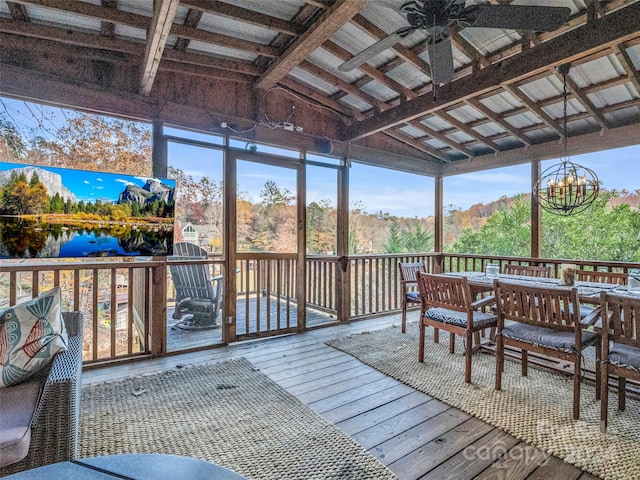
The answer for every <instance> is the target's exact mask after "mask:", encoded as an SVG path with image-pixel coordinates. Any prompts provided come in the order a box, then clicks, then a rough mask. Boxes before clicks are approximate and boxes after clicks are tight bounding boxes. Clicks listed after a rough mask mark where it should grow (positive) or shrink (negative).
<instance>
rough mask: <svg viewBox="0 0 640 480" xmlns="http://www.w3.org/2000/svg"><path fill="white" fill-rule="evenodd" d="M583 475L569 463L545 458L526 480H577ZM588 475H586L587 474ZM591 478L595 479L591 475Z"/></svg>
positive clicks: (556, 458)
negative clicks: (551, 479)
mask: <svg viewBox="0 0 640 480" xmlns="http://www.w3.org/2000/svg"><path fill="white" fill-rule="evenodd" d="M582 474H583V472H582V470H580V469H579V468H578V467H575V466H573V465H571V464H570V463H567V462H564V461H562V460H560V459H559V458H558V457H553V456H550V457H547V460H546V462H544V463H543V464H542V465H540V466H539V467H538V468H536V469H535V470H534V471H533V473H532V474H531V475H529V476H528V477H527V480H547V479H549V478H561V479H562V480H578V479H579V478H581V475H582ZM587 475H588V474H587ZM591 478H597V477H594V476H593V475H591Z"/></svg>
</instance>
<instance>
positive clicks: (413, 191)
mask: <svg viewBox="0 0 640 480" xmlns="http://www.w3.org/2000/svg"><path fill="white" fill-rule="evenodd" d="M0 102H1V103H0V117H1V114H2V113H3V112H4V113H5V114H8V116H9V120H10V121H12V122H13V123H16V124H18V125H20V129H21V131H22V132H23V133H24V134H29V133H30V131H31V129H33V128H34V127H35V126H36V125H37V123H36V122H35V120H34V114H35V115H42V114H43V113H44V115H45V118H46V119H47V120H46V122H43V125H41V126H42V127H43V128H45V132H44V135H49V136H53V135H55V130H56V129H57V125H60V124H61V122H62V121H63V120H64V114H63V113H61V111H60V110H59V109H54V108H49V107H42V106H38V105H34V104H28V105H29V108H26V107H25V102H22V101H17V100H11V99H7V98H0ZM172 145H173V146H172V147H170V149H169V152H170V158H169V164H170V165H172V166H174V167H176V168H180V169H181V170H183V171H184V172H185V173H186V174H188V175H191V176H192V177H193V178H194V179H195V180H198V179H199V178H200V177H202V176H203V175H208V176H210V177H211V178H213V179H215V180H216V181H220V179H221V178H222V156H221V153H220V152H219V151H215V150H209V149H204V148H193V147H186V146H183V145H179V144H172ZM569 153H571V152H569ZM571 160H572V161H573V162H575V163H579V164H581V165H583V166H585V167H589V168H591V169H593V170H594V171H595V172H596V173H597V175H598V177H599V178H600V180H601V181H602V184H603V187H604V188H606V189H609V190H611V189H616V190H618V191H620V190H622V189H626V190H629V191H635V190H636V189H639V188H640V182H639V181H638V173H639V172H640V168H639V162H640V145H635V146H631V147H626V148H620V149H616V150H608V151H603V152H597V153H590V154H586V155H576V156H571ZM557 162H559V159H555V160H547V161H545V162H543V164H542V169H543V170H544V169H545V168H547V167H549V166H551V165H552V164H554V163H557ZM245 163H246V164H245V165H243V167H242V170H241V171H240V172H239V177H238V186H239V190H240V191H241V192H244V193H246V194H247V195H248V196H249V197H251V198H252V199H253V200H257V199H258V198H259V192H260V190H261V189H262V187H263V186H264V183H265V181H267V180H273V181H275V182H276V184H277V185H278V186H279V187H280V188H287V189H289V190H290V191H295V176H294V175H293V174H292V171H291V170H287V169H284V168H276V167H271V166H262V165H258V164H255V163H250V162H245ZM106 176H107V174H103V177H105V178H106ZM116 177H117V176H116ZM121 177H122V176H121ZM105 178H103V181H102V182H98V181H97V180H95V181H93V183H91V184H85V185H84V188H86V192H87V195H88V197H87V198H96V195H97V194H99V193H102V194H104V195H105V196H108V195H111V194H112V192H113V191H114V188H115V187H117V186H118V185H117V183H113V181H111V182H110V183H109V186H107V184H106V182H105ZM121 179H122V178H121ZM85 180H86V179H82V178H81V177H79V178H78V179H77V180H76V181H80V182H84V181H85ZM114 181H115V180H114ZM529 182H530V166H529V164H523V165H518V166H514V167H506V168H500V169H495V170H489V171H484V172H477V173H470V174H465V175H457V176H455V177H446V178H445V179H444V205H445V206H447V205H454V206H455V207H458V208H461V209H466V208H469V207H470V206H471V205H473V204H475V203H480V202H483V203H489V202H491V201H493V200H496V199H498V198H500V197H501V196H503V195H506V196H512V195H515V194H517V193H524V192H528V191H529V190H530V184H529ZM307 184H308V191H307V201H308V202H312V201H319V200H321V199H329V200H330V201H331V202H332V203H334V204H335V199H336V187H335V170H333V169H328V168H326V169H325V168H313V169H310V170H309V173H308V175H307ZM100 187H102V188H100ZM122 188H124V187H122ZM433 191H434V181H433V179H432V178H429V177H423V176H419V175H411V174H406V173H402V172H398V171H394V170H387V169H381V168H375V167H368V166H365V165H362V164H358V163H355V162H354V163H353V164H352V167H351V172H350V202H351V205H352V206H356V205H362V206H363V208H364V210H366V211H367V212H370V213H375V212H378V211H383V212H389V213H390V214H392V215H397V216H403V217H424V216H427V215H432V214H433V208H434V205H433V203H434V198H433ZM92 193H93V195H91V194H92Z"/></svg>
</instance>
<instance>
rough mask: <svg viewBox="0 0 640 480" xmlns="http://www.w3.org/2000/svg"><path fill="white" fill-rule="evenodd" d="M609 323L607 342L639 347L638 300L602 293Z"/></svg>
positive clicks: (639, 314) (639, 300) (639, 312)
mask: <svg viewBox="0 0 640 480" xmlns="http://www.w3.org/2000/svg"><path fill="white" fill-rule="evenodd" d="M602 304H603V305H604V306H605V309H606V310H604V311H606V312H607V315H608V319H609V320H608V321H609V329H608V333H609V340H612V341H613V342H618V343H624V344H626V345H631V346H634V347H640V298H630V297H628V296H625V295H616V294H614V293H607V292H603V293H602Z"/></svg>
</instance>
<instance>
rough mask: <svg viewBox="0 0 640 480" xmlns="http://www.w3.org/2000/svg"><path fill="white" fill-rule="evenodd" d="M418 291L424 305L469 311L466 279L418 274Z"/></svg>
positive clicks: (468, 292) (469, 298) (469, 296)
mask: <svg viewBox="0 0 640 480" xmlns="http://www.w3.org/2000/svg"><path fill="white" fill-rule="evenodd" d="M418 290H419V292H420V298H421V299H422V301H423V302H424V303H425V305H427V306H429V307H433V308H447V309H449V310H456V311H458V312H466V311H469V310H470V309H471V302H472V299H471V291H470V289H469V282H468V281H467V279H466V277H450V276H447V275H434V274H430V273H424V272H420V273H418Z"/></svg>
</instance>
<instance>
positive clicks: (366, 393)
mask: <svg viewBox="0 0 640 480" xmlns="http://www.w3.org/2000/svg"><path fill="white" fill-rule="evenodd" d="M388 390H391V392H389V391H388ZM412 391H413V390H412V389H411V387H408V386H407V385H402V384H401V383H398V381H397V380H395V379H393V378H391V377H384V378H380V379H378V380H374V381H373V382H370V383H368V384H366V385H363V386H362V387H360V388H355V389H351V390H348V391H346V392H341V393H338V394H336V395H332V396H330V397H325V398H321V399H320V400H316V401H314V402H310V403H308V404H307V405H309V406H310V407H311V408H313V409H314V410H315V411H316V412H319V413H324V412H328V411H329V410H335V409H337V408H341V407H344V406H349V405H351V404H352V403H354V402H358V401H359V400H361V399H364V398H376V397H379V398H385V399H388V398H399V397H403V396H405V395H409V394H410V393H411V392H412ZM388 401H390V400H387V402H388ZM358 403H359V402H358Z"/></svg>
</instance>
